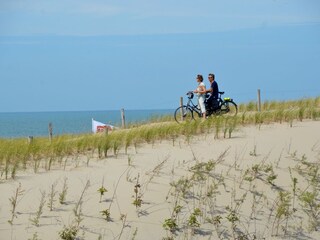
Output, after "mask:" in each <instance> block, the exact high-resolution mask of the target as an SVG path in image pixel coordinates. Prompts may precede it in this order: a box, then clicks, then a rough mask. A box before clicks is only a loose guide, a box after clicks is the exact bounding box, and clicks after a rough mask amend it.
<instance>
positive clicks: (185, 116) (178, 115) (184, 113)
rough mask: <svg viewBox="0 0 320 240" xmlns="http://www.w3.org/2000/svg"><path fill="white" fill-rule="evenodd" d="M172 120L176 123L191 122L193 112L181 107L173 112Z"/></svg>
mask: <svg viewBox="0 0 320 240" xmlns="http://www.w3.org/2000/svg"><path fill="white" fill-rule="evenodd" d="M174 119H175V120H176V122H177V123H182V122H186V121H191V120H192V119H193V112H192V110H191V109H190V108H189V107H187V106H181V107H178V108H177V109H176V111H175V112H174Z"/></svg>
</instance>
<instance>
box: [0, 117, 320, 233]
mask: <svg viewBox="0 0 320 240" xmlns="http://www.w3.org/2000/svg"><path fill="white" fill-rule="evenodd" d="M319 133H320V122H318V121H304V122H299V123H296V124H294V126H293V127H290V126H289V125H288V124H270V125H262V127H261V129H258V128H257V127H255V126H249V127H243V128H240V129H238V131H236V132H235V133H234V134H233V137H232V138H230V139H223V138H219V139H215V138H214V134H211V133H210V134H203V135H198V136H193V137H192V138H191V140H190V141H186V139H185V138H184V137H180V138H179V139H178V140H176V141H175V142H174V144H173V142H172V141H167V140H166V141H161V142H160V141H159V142H156V143H155V144H143V145H142V146H139V148H138V149H137V152H136V149H134V148H133V147H131V148H129V150H128V154H127V155H126V154H124V151H123V150H121V151H120V153H119V155H118V156H117V157H115V156H110V157H108V158H106V159H102V160H99V159H92V160H91V161H90V163H89V166H86V161H87V159H86V156H83V157H81V159H69V160H68V162H69V164H68V165H67V167H66V169H65V170H62V169H61V168H60V167H57V168H56V169H54V170H52V171H50V172H40V173H38V174H34V173H32V172H31V170H32V169H31V170H30V172H28V171H26V172H20V173H19V175H18V177H17V179H16V180H10V181H3V182H1V183H0V192H1V195H0V202H1V205H0V239H59V238H60V236H59V235H61V232H62V230H63V229H64V227H71V226H74V227H75V229H76V230H77V239H219V238H220V239H234V238H238V239H240V237H243V238H242V239H254V236H255V237H257V239H263V238H265V239H282V238H285V237H286V238H289V237H291V238H292V239H320V234H319V232H317V231H315V230H320V227H319V222H320V206H318V205H319V204H320V201H319V197H320V196H319V191H318V190H319V187H320V184H319V172H317V170H318V167H319V164H320V134H319ZM65 179H66V183H67V188H68V189H67V192H66V198H65V202H64V203H63V204H61V203H59V194H61V192H62V189H63V184H64V181H65ZM294 179H296V181H297V182H296V186H295V187H294ZM19 184H20V185H21V195H19V196H18V202H17V206H16V209H15V212H16V217H14V218H13V222H12V224H10V223H8V220H10V219H11V218H12V212H11V211H12V205H11V203H10V201H9V198H11V197H13V196H14V194H15V191H16V189H17V188H18V186H19ZM101 186H104V187H105V188H106V189H107V192H106V193H104V195H103V196H102V197H101V201H100V193H99V191H98V190H99V188H100V187H101ZM135 186H137V187H136V189H137V199H136V197H135V195H136V193H135V191H134V190H135ZM138 186H140V187H138ZM43 192H45V195H44V196H45V198H44V200H45V203H44V206H43V212H42V213H41V214H39V213H38V218H37V211H39V205H40V202H41V196H42V193H43ZM50 193H53V194H52V195H51V199H53V201H51V203H52V211H51V210H50V209H49V207H48V204H50V196H49V195H50ZM82 193H83V197H82V198H81V195H82ZM307 193H310V194H311V195H310V194H309V195H308V194H307ZM312 194H314V196H313V195H312ZM307 197H309V198H307ZM312 197H313V198H312ZM139 199H141V200H142V202H141V206H140V207H139V206H138V207H136V206H135V205H134V204H133V202H134V200H138V202H139ZM312 201H313V202H312ZM308 203H309V205H308ZM304 204H306V205H304ZM312 204H315V205H312ZM317 204H318V205H317ZM311 206H312V207H313V208H312V207H311ZM104 210H108V211H109V213H110V216H109V218H108V219H105V216H103V215H102V213H101V211H104ZM312 211H313V212H312ZM75 213H76V214H75ZM166 219H167V221H166V223H167V225H166V227H167V229H168V230H166V229H165V227H164V226H163V224H164V223H165V220H166ZM168 219H169V220H168ZM35 220H38V224H36V223H35V222H36V221H35ZM173 223H175V224H176V225H174V224H173ZM170 224H171V225H170ZM37 225H38V226H37ZM170 227H171V229H170ZM170 230H171V231H170ZM245 237H246V238H245Z"/></svg>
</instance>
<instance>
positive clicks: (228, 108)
mask: <svg viewBox="0 0 320 240" xmlns="http://www.w3.org/2000/svg"><path fill="white" fill-rule="evenodd" d="M237 113H238V106H237V104H235V102H233V101H228V102H223V103H222V105H221V114H225V115H227V116H230V117H234V116H236V115H237Z"/></svg>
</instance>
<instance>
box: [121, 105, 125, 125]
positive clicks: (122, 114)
mask: <svg viewBox="0 0 320 240" xmlns="http://www.w3.org/2000/svg"><path fill="white" fill-rule="evenodd" d="M121 122H122V128H126V117H125V115H124V109H123V108H122V109H121Z"/></svg>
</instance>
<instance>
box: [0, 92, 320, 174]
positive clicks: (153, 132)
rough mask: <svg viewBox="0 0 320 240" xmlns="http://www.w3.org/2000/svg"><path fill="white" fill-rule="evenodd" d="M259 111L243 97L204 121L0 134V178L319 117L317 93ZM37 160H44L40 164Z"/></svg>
mask: <svg viewBox="0 0 320 240" xmlns="http://www.w3.org/2000/svg"><path fill="white" fill-rule="evenodd" d="M262 109H263V111H261V112H257V111H255V104H254V103H253V102H249V103H247V104H240V105H239V113H238V115H237V116H236V117H233V118H232V119H231V118H230V117H228V116H223V115H222V116H214V117H210V118H208V119H207V120H206V121H201V120H198V121H190V122H185V123H182V124H177V123H176V122H174V120H173V118H172V117H169V116H165V117H156V118H154V119H153V120H152V122H149V123H146V124H135V125H131V126H129V127H128V128H126V129H117V130H115V131H113V132H109V133H108V134H104V133H101V134H95V135H92V134H79V135H61V136H56V137H54V138H53V139H52V141H50V140H49V139H48V138H45V137H37V138H34V139H33V140H32V141H31V142H30V141H27V140H26V139H23V138H18V139H0V179H1V180H7V179H14V178H15V177H16V175H17V174H18V172H19V171H23V170H26V169H27V168H28V169H30V168H32V169H33V171H34V172H35V173H37V172H38V171H39V168H42V167H43V168H44V169H45V170H46V171H50V170H51V169H52V167H53V166H54V167H55V168H57V167H58V166H59V167H63V168H65V167H66V165H67V164H68V161H69V160H70V159H73V160H77V159H78V158H79V156H83V155H85V156H86V157H87V159H88V160H87V165H88V164H89V161H90V159H92V158H105V157H108V155H114V156H117V155H118V153H119V151H120V150H121V149H124V151H125V154H127V150H128V148H129V147H132V146H134V148H135V149H136V151H137V148H138V146H139V144H141V143H150V144H154V143H155V142H157V141H162V140H164V139H165V140H172V144H173V145H174V144H175V140H176V139H177V138H178V137H185V139H186V140H187V141H188V140H190V138H192V136H194V135H197V134H203V133H210V132H214V133H215V137H216V138H221V137H222V136H223V137H224V138H226V137H229V138H230V137H232V133H233V132H234V131H235V130H236V129H237V128H239V127H240V123H241V126H244V125H249V124H254V125H256V126H258V127H261V125H262V124H270V123H273V122H278V123H283V122H286V123H288V124H289V125H290V126H291V127H292V126H293V122H294V121H303V119H312V120H318V119H320V97H317V98H308V99H302V100H296V101H280V102H276V101H267V102H264V103H263V107H262ZM43 161H44V162H45V164H42V163H43Z"/></svg>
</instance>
